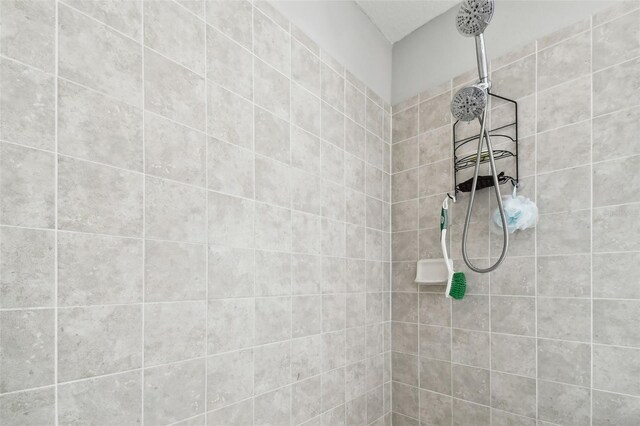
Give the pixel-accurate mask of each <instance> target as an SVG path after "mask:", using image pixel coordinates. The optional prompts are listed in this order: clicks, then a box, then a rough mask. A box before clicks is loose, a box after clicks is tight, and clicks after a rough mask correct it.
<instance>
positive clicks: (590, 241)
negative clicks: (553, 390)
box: [589, 15, 594, 426]
mask: <svg viewBox="0 0 640 426" xmlns="http://www.w3.org/2000/svg"><path fill="white" fill-rule="evenodd" d="M589 28H590V29H591V32H590V39H589V41H590V43H589V47H590V49H591V51H590V54H591V61H590V64H589V67H590V70H589V75H590V76H591V82H590V85H591V96H590V102H591V105H590V110H591V111H590V112H591V114H590V120H589V126H590V127H589V136H590V140H589V160H590V163H591V164H590V173H589V178H590V194H589V196H590V201H591V209H590V212H589V224H590V226H589V280H590V282H589V296H590V304H591V306H590V308H589V314H590V315H589V321H590V323H591V324H590V330H589V331H590V336H589V338H590V342H589V343H590V357H591V358H590V360H589V361H590V362H589V364H590V365H589V367H590V382H589V424H590V425H591V426H593V347H594V345H593V209H594V198H593V118H594V117H593V115H594V114H593V112H594V109H593V98H594V96H593V95H594V89H593V75H594V71H593V42H594V37H593V15H591V16H590V17H589Z"/></svg>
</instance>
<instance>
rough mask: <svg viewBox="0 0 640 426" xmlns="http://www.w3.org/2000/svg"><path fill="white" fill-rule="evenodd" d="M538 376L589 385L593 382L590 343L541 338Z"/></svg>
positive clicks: (539, 341) (556, 380) (539, 342)
mask: <svg viewBox="0 0 640 426" xmlns="http://www.w3.org/2000/svg"><path fill="white" fill-rule="evenodd" d="M538 377H539V378H540V379H545V380H551V381H555V382H562V383H569V384H573V385H579V386H589V384H590V382H591V347H590V345H589V344H587V343H577V342H565V341H560V340H547V339H539V340H538Z"/></svg>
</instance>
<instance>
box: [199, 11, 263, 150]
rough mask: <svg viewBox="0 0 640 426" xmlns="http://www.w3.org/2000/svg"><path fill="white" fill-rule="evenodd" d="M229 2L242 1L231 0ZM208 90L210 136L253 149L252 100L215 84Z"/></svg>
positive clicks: (208, 126)
mask: <svg viewBox="0 0 640 426" xmlns="http://www.w3.org/2000/svg"><path fill="white" fill-rule="evenodd" d="M215 3H218V2H215ZM229 3H241V2H237V1H229ZM207 90H208V92H207V96H208V98H207V109H208V113H207V132H208V134H209V136H212V137H214V138H216V139H220V140H222V141H225V142H229V143H233V144H235V145H239V146H241V147H243V148H248V149H252V148H253V106H252V105H251V102H249V101H247V100H246V99H243V98H242V97H240V96H238V95H236V94H234V93H232V92H230V91H228V90H225V89H223V88H222V87H220V86H218V85H215V84H207Z"/></svg>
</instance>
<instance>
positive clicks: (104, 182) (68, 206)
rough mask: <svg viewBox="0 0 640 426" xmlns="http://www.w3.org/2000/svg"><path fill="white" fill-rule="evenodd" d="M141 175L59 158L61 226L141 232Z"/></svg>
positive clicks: (122, 233)
mask: <svg viewBox="0 0 640 426" xmlns="http://www.w3.org/2000/svg"><path fill="white" fill-rule="evenodd" d="M142 180H143V179H142V175H139V174H137V173H131V172H126V171H123V170H118V169H113V168H111V167H107V166H101V165H97V164H93V163H86V162H84V161H78V160H73V159H71V158H67V157H60V158H59V159H58V226H59V228H60V229H66V230H70V231H80V232H96V233H104V234H113V235H123V236H140V235H141V233H142V208H143V206H142V200H143V194H142V186H143V185H142Z"/></svg>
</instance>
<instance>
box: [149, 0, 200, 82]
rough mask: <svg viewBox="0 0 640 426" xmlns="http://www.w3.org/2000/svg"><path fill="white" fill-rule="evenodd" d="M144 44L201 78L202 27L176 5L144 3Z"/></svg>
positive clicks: (197, 20) (169, 3)
mask: <svg viewBox="0 0 640 426" xmlns="http://www.w3.org/2000/svg"><path fill="white" fill-rule="evenodd" d="M144 44H145V46H148V47H150V48H151V49H153V50H155V51H156V52H159V53H161V54H163V55H164V56H166V57H168V58H171V59H173V60H174V61H176V62H178V63H179V64H181V65H183V66H185V67H187V68H189V69H191V70H193V71H195V72H196V73H198V74H201V75H204V71H205V63H204V55H203V54H202V52H203V51H204V48H205V25H204V23H203V22H202V21H200V20H199V19H198V18H196V17H195V16H193V14H191V13H189V12H188V11H186V10H185V9H184V8H182V7H180V6H179V5H178V4H177V3H171V2H163V1H159V2H158V1H156V2H150V3H144Z"/></svg>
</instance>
